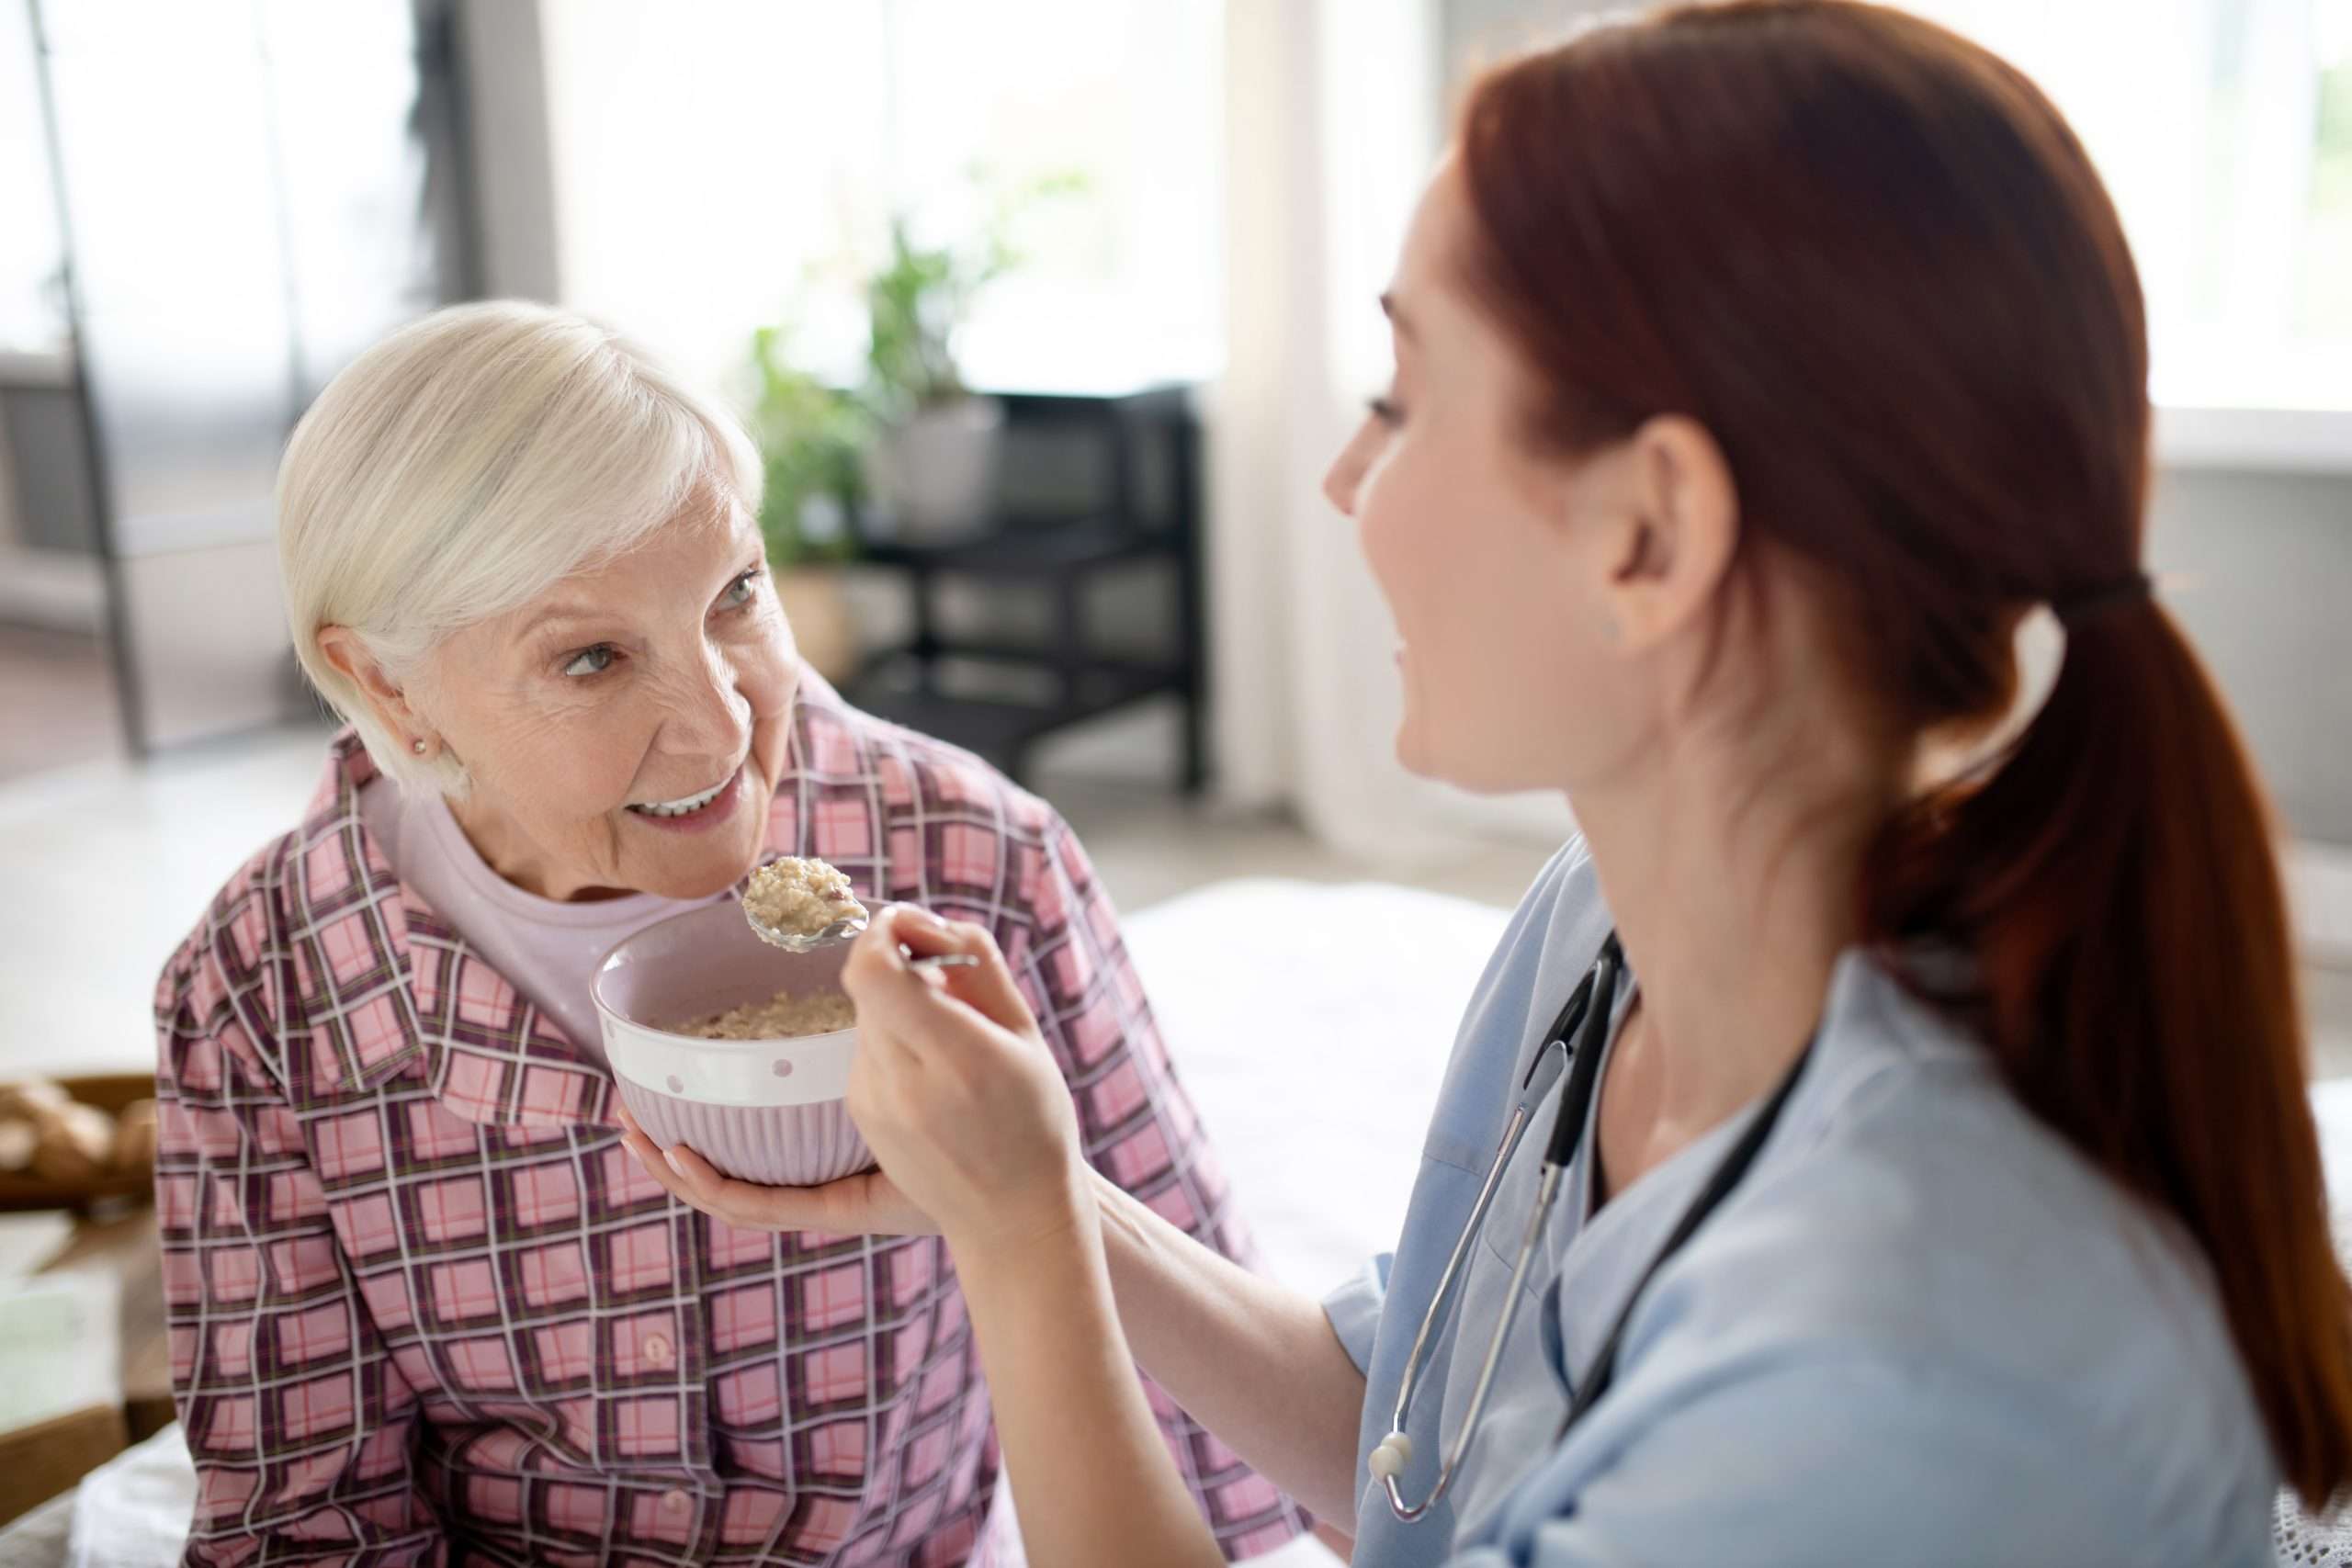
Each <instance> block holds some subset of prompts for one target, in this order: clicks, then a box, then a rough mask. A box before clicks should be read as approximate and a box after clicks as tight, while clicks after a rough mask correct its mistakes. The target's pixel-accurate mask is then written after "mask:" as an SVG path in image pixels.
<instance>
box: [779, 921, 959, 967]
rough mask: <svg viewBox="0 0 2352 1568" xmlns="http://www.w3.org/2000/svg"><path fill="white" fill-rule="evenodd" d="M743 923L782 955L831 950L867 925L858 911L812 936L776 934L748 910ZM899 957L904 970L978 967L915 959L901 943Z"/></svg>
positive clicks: (943, 956) (943, 957)
mask: <svg viewBox="0 0 2352 1568" xmlns="http://www.w3.org/2000/svg"><path fill="white" fill-rule="evenodd" d="M743 923H744V924H745V925H748V926H750V927H751V928H752V935H754V936H756V937H758V938H759V939H760V940H761V941H762V942H766V943H767V944H768V945H769V946H770V947H780V948H782V949H784V951H785V952H786V953H815V952H817V951H819V950H820V949H821V948H828V947H832V946H835V945H837V944H839V943H841V942H849V941H852V940H854V939H855V938H856V937H857V936H858V934H859V933H861V932H862V931H865V928H866V925H867V923H868V922H867V919H866V917H865V913H864V912H863V911H860V912H859V913H857V914H854V915H850V916H847V917H845V918H844V919H838V920H835V921H834V922H833V923H832V924H831V925H829V926H827V927H825V928H824V929H823V930H821V931H815V932H813V933H812V932H809V931H778V930H777V929H776V928H775V927H774V926H772V925H769V924H768V923H767V922H766V921H764V920H762V919H760V918H759V917H757V916H756V915H754V914H752V911H751V910H749V909H745V910H744V911H743ZM899 956H901V957H903V958H905V959H906V960H907V967H908V968H910V969H968V968H971V967H972V966H974V965H975V964H978V963H979V960H978V958H975V957H974V956H972V954H970V953H933V954H932V955H931V956H930V957H928V958H917V957H916V956H915V953H914V949H912V948H910V947H909V946H908V945H907V944H906V943H905V942H900V943H899Z"/></svg>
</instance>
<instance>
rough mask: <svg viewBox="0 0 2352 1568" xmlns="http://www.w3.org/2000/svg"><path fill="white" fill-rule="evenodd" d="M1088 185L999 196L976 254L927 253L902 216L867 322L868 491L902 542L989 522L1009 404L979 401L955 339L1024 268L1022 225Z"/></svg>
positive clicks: (1050, 183)
mask: <svg viewBox="0 0 2352 1568" xmlns="http://www.w3.org/2000/svg"><path fill="white" fill-rule="evenodd" d="M1084 188H1085V180H1084V176H1082V175H1075V174H1059V175H1046V176H1045V177H1043V178H1040V179H1037V180H1035V181H1032V182H1030V183H1028V184H1026V185H1023V186H1016V187H1013V188H1012V189H1011V190H1009V191H1005V192H1003V193H1001V194H1000V195H999V196H998V197H996V198H995V199H994V200H993V201H992V202H991V204H990V211H989V216H988V218H987V220H985V221H984V223H983V224H982V226H981V232H980V235H979V238H978V242H977V243H974V244H972V245H970V246H967V247H963V248H956V247H950V246H938V247H925V246H922V245H918V244H917V243H915V242H914V240H913V239H912V238H911V236H910V233H909V231H908V224H907V221H906V220H905V219H904V218H903V217H900V218H897V219H894V220H892V221H891V224H890V249H889V257H888V262H887V264H886V265H883V266H882V267H881V268H880V269H879V270H877V271H876V272H875V273H873V274H872V275H871V276H868V277H867V278H866V280H865V306H866V310H867V314H868V316H869V318H870V322H871V337H870V340H869V345H868V348H867V352H866V371H867V384H866V387H865V401H866V404H867V407H868V409H869V411H870V412H872V414H873V415H874V418H875V420H876V426H877V432H878V434H877V437H876V440H875V442H874V444H873V445H872V446H870V447H869V448H868V452H867V459H866V464H865V478H866V482H867V490H868V492H869V493H870V494H871V496H872V498H873V499H874V500H875V502H876V503H877V504H878V506H879V509H880V510H881V511H882V512H884V513H887V514H888V515H889V517H890V518H891V519H892V520H893V521H894V522H895V524H896V526H897V530H898V533H899V536H901V537H908V538H935V537H938V536H942V535H948V534H956V533H961V532H966V531H968V530H970V529H972V528H974V527H976V526H978V525H979V524H980V523H981V522H982V521H983V520H984V514H985V512H986V510H987V505H988V502H989V495H990V494H991V492H992V491H993V490H994V488H995V479H996V464H997V453H998V448H999V446H1000V444H1001V434H1002V431H1003V425H1004V409H1003V405H1002V404H1001V403H999V402H998V401H997V400H995V399H993V398H988V397H980V396H976V395H975V394H973V392H972V391H971V390H970V389H968V388H967V387H966V385H965V384H964V378H963V372H962V370H961V368H960V367H958V365H957V364H956V350H955V334H956V329H957V328H959V327H961V326H962V325H963V324H964V322H965V321H966V320H967V318H968V316H969V315H970V313H971V307H972V303H973V300H974V299H976V298H978V295H979V293H980V292H981V291H982V290H983V289H985V288H987V287H988V286H989V284H990V283H991V282H993V281H995V280H996V279H997V278H998V277H1001V276H1003V275H1004V274H1005V273H1006V272H1008V271H1011V270H1012V268H1014V267H1016V266H1018V265H1021V262H1022V260H1023V255H1022V253H1021V252H1020V251H1019V250H1017V249H1016V248H1015V247H1014V245H1013V243H1012V230H1013V227H1014V225H1015V224H1016V223H1017V222H1018V221H1019V220H1021V218H1022V217H1023V216H1024V215H1025V214H1026V213H1027V212H1028V211H1029V210H1030V209H1032V208H1033V207H1035V205H1036V204H1038V203H1039V202H1041V201H1045V200H1048V199H1051V198H1054V197H1061V196H1068V195H1072V194H1076V193H1077V192H1079V191H1081V190H1083V189H1084Z"/></svg>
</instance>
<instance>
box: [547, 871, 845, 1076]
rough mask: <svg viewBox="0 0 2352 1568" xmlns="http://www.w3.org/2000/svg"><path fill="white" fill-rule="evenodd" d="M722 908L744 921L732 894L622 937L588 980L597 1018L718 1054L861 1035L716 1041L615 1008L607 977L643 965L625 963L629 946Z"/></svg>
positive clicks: (837, 1033) (828, 1032) (842, 1031)
mask: <svg viewBox="0 0 2352 1568" xmlns="http://www.w3.org/2000/svg"><path fill="white" fill-rule="evenodd" d="M718 908H729V909H732V910H734V911H735V917H736V919H738V920H741V919H742V913H743V905H742V901H741V899H739V898H737V897H734V895H733V894H732V892H731V891H730V892H729V894H728V895H727V896H726V897H725V898H723V899H721V900H715V901H713V902H711V903H708V904H702V905H697V906H696V907H695V908H691V909H681V910H679V911H678V912H677V913H676V914H674V915H664V916H662V918H661V919H658V920H653V921H650V922H649V923H647V924H645V925H642V926H639V927H638V929H637V930H635V931H631V932H629V934H628V935H627V936H625V937H623V938H621V939H620V941H618V942H615V943H613V945H612V946H610V947H608V948H606V949H605V951H604V953H603V955H602V956H600V957H599V958H598V959H597V960H596V967H595V968H594V970H593V971H592V972H591V973H590V975H589V977H588V1000H589V1002H590V1004H591V1005H593V1006H594V1009H595V1010H596V1013H597V1015H598V1016H599V1017H601V1018H605V1019H609V1020H611V1021H613V1022H614V1023H616V1024H617V1025H619V1026H620V1027H621V1028H623V1029H627V1030H630V1031H633V1032H636V1033H639V1034H645V1035H650V1036H651V1037H652V1038H654V1039H656V1040H662V1041H667V1042H670V1043H674V1044H678V1045H684V1046H687V1047H689V1048H691V1049H695V1050H711V1051H718V1052H732V1051H743V1050H750V1049H752V1048H753V1047H755V1046H756V1047H758V1048H760V1049H763V1050H769V1051H773V1050H775V1048H776V1047H777V1046H779V1045H813V1044H816V1043H820V1042H823V1041H831V1040H839V1039H841V1038H842V1036H843V1035H849V1034H855V1033H856V1032H857V1025H856V1024H854V1023H852V1024H851V1025H849V1026H848V1027H847V1028H845V1029H828V1030H826V1031H824V1032H822V1033H819V1034H763V1035H761V1036H759V1037H758V1038H756V1039H752V1040H712V1039H709V1038H707V1036H704V1035H700V1034H681V1033H679V1032H677V1031H676V1030H674V1029H661V1028H657V1027H656V1026H654V1025H653V1024H650V1023H640V1022H639V1021H637V1020H636V1019H633V1018H631V1017H630V1016H629V1015H628V1014H627V1013H625V1012H623V1011H621V1010H620V1009H618V1008H616V1007H615V1006H613V1005H612V1003H610V1002H608V1001H606V1000H605V976H606V975H607V974H609V973H611V972H612V971H613V970H614V969H616V968H618V967H622V966H623V964H626V963H632V962H641V961H639V960H622V959H621V956H620V953H621V949H622V948H624V947H627V946H628V944H629V943H631V942H635V941H637V939H638V938H639V937H641V936H643V935H645V934H646V933H647V932H648V931H656V930H658V929H660V928H661V927H662V926H666V925H668V924H670V923H671V922H672V921H673V920H691V919H701V918H703V917H705V916H707V914H708V913H709V912H710V911H711V910H713V909H718ZM834 989H835V990H836V991H839V990H840V987H834ZM842 994H843V995H846V994H847V993H845V992H843V993H842Z"/></svg>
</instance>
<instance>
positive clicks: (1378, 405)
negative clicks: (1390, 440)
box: [1367, 398, 1405, 430]
mask: <svg viewBox="0 0 2352 1568" xmlns="http://www.w3.org/2000/svg"><path fill="white" fill-rule="evenodd" d="M1367 406H1368V407H1369V408H1370V409H1371V410H1372V417H1373V418H1374V419H1376V420H1378V421H1379V422H1380V423H1383V424H1385V425H1386V426H1388V428H1389V429H1391V430H1394V429H1396V428H1397V426H1398V425H1400V424H1402V423H1405V411H1404V409H1403V408H1402V407H1401V406H1400V405H1399V404H1398V403H1397V400H1396V399H1394V398H1374V399H1373V400H1372V401H1371V402H1370V403H1369V404H1368V405H1367Z"/></svg>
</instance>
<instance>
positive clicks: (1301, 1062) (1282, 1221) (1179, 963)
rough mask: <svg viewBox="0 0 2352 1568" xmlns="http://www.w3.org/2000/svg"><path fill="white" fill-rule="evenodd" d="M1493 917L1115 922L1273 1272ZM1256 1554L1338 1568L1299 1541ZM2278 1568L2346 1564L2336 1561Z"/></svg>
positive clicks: (1353, 1240)
mask: <svg viewBox="0 0 2352 1568" xmlns="http://www.w3.org/2000/svg"><path fill="white" fill-rule="evenodd" d="M1504 919H1505V913H1504V911H1502V910H1499V909H1493V908H1487V907H1485V906H1482V905H1477V904H1471V903H1465V902H1464V901H1462V900H1460V899H1454V898H1446V897H1438V896H1435V895H1431V894H1426V893H1419V892H1415V891H1411V890H1409V889H1406V888H1400V887H1392V886H1378V885H1359V886H1315V885H1310V884H1306V883H1295V882H1278V881H1262V880H1253V881H1241V882H1230V883H1224V884H1220V885H1218V886H1214V887H1209V888H1205V889H1203V890H1202V891H1200V892H1198V893H1194V894H1191V895H1188V896H1186V897H1182V898H1179V899H1176V900H1174V901H1172V902H1170V903H1167V904H1163V905H1160V906H1159V907H1157V908H1152V909H1148V910H1146V911H1144V912H1142V913H1141V914H1138V915H1136V916H1134V917H1132V918H1131V919H1129V920H1128V922H1127V937H1128V942H1129V944H1130V947H1131V949H1132V950H1133V952H1134V954H1135V958H1136V964H1137V966H1138V968H1139V969H1140V970H1141V972H1142V975H1143V977H1144V982H1145V985H1146V987H1148V990H1149V992H1150V994H1151V996H1152V998H1153V1000H1154V1002H1155V1004H1156V1005H1157V1007H1158V1009H1159V1015H1160V1021H1161V1024H1162V1026H1163V1029H1164V1031H1165V1032H1166V1034H1167V1037H1168V1040H1169V1043H1170V1049H1171V1051H1172V1052H1173V1054H1174V1055H1175V1058H1176V1062H1177V1066H1178V1070H1179V1072H1180V1073H1181V1074H1182V1077H1183V1080H1184V1082H1185V1085H1186V1087H1187V1088H1188V1089H1190V1090H1191V1092H1192V1094H1193V1099H1194V1100H1195V1101H1196V1102H1197V1104H1198V1106H1199V1108H1200V1111H1201V1113H1202V1116H1203V1119H1204V1121H1205V1122H1206V1123H1207V1125H1208V1127H1209V1129H1210V1131H1211V1133H1212V1134H1213V1135H1214V1137H1215V1139H1216V1144H1217V1146H1218V1149H1219V1151H1220V1153H1221V1154H1222V1156H1223V1157H1224V1159H1225V1162H1226V1165H1227V1169H1228V1170H1229V1171H1230V1173H1231V1175H1232V1178H1233V1181H1234V1186H1235V1190H1236V1192H1237V1193H1238V1200H1239V1201H1240V1203H1241V1205H1242V1207H1243V1210H1244V1213H1246V1214H1247V1216H1248V1218H1249V1220H1250V1224H1251V1226H1252V1227H1253V1229H1254V1230H1255V1231H1256V1233H1257V1236H1258V1240H1259V1242H1260V1244H1261V1247H1262V1249H1263V1252H1264V1255H1265V1262H1266V1266H1267V1268H1268V1269H1270V1270H1271V1271H1272V1273H1273V1274H1274V1275H1276V1276H1277V1277H1278V1278H1280V1279H1283V1280H1286V1281H1288V1282H1290V1283H1292V1284H1295V1285H1296V1286H1298V1287H1299V1288H1301V1289H1304V1290H1309V1291H1313V1292H1317V1293H1320V1292H1322V1291H1323V1290H1325V1289H1326V1288H1328V1287H1329V1285H1330V1284H1331V1283H1333V1282H1334V1281H1336V1280H1338V1279H1339V1278H1340V1276H1341V1275H1342V1274H1344V1273H1346V1272H1347V1271H1348V1270H1350V1269H1353V1268H1354V1267H1356V1266H1357V1265H1358V1264H1359V1263H1360V1262H1361V1261H1362V1260H1363V1258H1365V1257H1366V1256H1368V1255H1369V1254H1371V1253H1373V1252H1375V1251H1377V1250H1379V1249H1380V1248H1382V1247H1385V1246H1386V1245H1388V1244H1389V1243H1390V1242H1391V1241H1392V1240H1393V1238H1394V1236H1395V1234H1396V1231H1397V1223H1398V1221H1399V1219H1400V1218H1401V1216H1402V1215H1403V1213H1404V1211H1405V1202H1406V1199H1407V1197H1408V1192H1409V1189H1410V1185H1411V1180H1412V1175H1413V1170H1414V1168H1415V1165H1416V1161H1415V1159H1414V1157H1413V1151H1414V1150H1415V1149H1417V1148H1418V1147H1419V1142H1420V1136H1421V1129H1422V1124H1423V1122H1424V1121H1425V1120H1426V1117H1427V1114H1428V1108H1429V1106H1430V1102H1431V1101H1432V1100H1434V1099H1435V1097H1436V1093H1437V1084H1438V1078H1439V1076H1440V1074H1441V1072H1442V1069H1443V1067H1444V1065H1445V1058H1446V1055H1447V1051H1448V1048H1449V1047H1450V1045H1451V1043H1452V1040H1453V1027H1454V1022H1455V1019H1456V1017H1457V1015H1458V1013H1459V1011H1460V1009H1461V1006H1462V1003H1463V1001H1464V998H1466V996H1467V995H1468V993H1469V990H1470V988H1471V987H1472V985H1473V984H1474V983H1475V982H1476V978H1477V976H1478V974H1479V971H1480V969H1481V968H1482V967H1483V965H1484V964H1485V963H1486V959H1487V953H1489V952H1490V951H1491V950H1492V948H1493V945H1494V943H1495V941H1496V939H1497V938H1498V935H1499V934H1500V932H1501V930H1502V926H1503V922H1504ZM2313 1100H2314V1104H2315V1106H2316V1107H2317V1109H2318V1111H2319V1114H2320V1118H2321V1122H2322V1128H2323V1132H2324V1134H2325V1136H2326V1138H2327V1140H2328V1144H2329V1152H2330V1159H2329V1178H2330V1190H2331V1192H2332V1193H2333V1195H2334V1197H2335V1202H2336V1205H2337V1208H2338V1212H2339V1213H2343V1214H2346V1215H2352V1080H2347V1081H2341V1082H2337V1083H2333V1084H2328V1085H2324V1086H2322V1087H2321V1088H2320V1089H2319V1090H2318V1091H2317V1092H2316V1093H2315V1095H2314V1096H2313ZM193 1485H194V1483H193V1477H192V1476H191V1475H190V1474H189V1472H188V1471H187V1450H186V1449H185V1447H183V1446H180V1445H179V1444H178V1437H177V1432H176V1429H173V1430H171V1431H167V1432H165V1433H164V1434H163V1435H162V1436H160V1437H158V1438H155V1439H154V1440H153V1441H152V1442H150V1443H148V1444H146V1445H142V1446H141V1448H139V1449H135V1450H131V1451H130V1453H128V1454H125V1455H124V1456H122V1458H120V1459H119V1460H117V1461H115V1462H114V1463H112V1464H110V1465H108V1466H107V1467H106V1468H105V1469H103V1470H101V1471H99V1472H96V1473H94V1474H93V1475H92V1476H91V1477H90V1478H89V1479H88V1480H86V1481H85V1483H83V1486H82V1488H81V1492H80V1495H79V1496H78V1498H77V1499H76V1500H74V1502H71V1503H69V1502H68V1501H67V1500H65V1499H61V1500H60V1501H59V1502H58V1503H57V1504H54V1505H51V1506H50V1507H49V1508H46V1509H44V1510H41V1511H40V1513H39V1514H37V1515H35V1516H30V1517H28V1519H27V1520H26V1521H24V1525H25V1527H26V1528H24V1529H11V1530H9V1531H7V1532H5V1533H0V1568H27V1565H30V1564H35V1563H38V1564H41V1565H42V1568H48V1565H50V1564H54V1563H58V1562H75V1563H77V1564H93V1565H96V1564H103V1565H105V1568H141V1565H142V1564H146V1563H155V1564H158V1565H159V1568H160V1565H162V1564H165V1563H169V1562H173V1561H175V1547H174V1542H175V1539H176V1532H177V1530H178V1529H180V1528H181V1527H182V1526H183V1525H184V1523H185V1520H186V1518H187V1508H188V1506H189V1505H190V1503H191V1502H192V1500H193ZM69 1537H70V1538H72V1539H71V1540H70V1549H69ZM2337 1550H2344V1551H2345V1553H2346V1554H2345V1555H2343V1556H2340V1557H2339V1556H2337V1555H2335V1551H2337ZM1260 1561H1261V1562H1264V1563H1267V1564H1269V1568H1273V1565H1276V1564H1279V1565H1280V1568H1310V1565H1328V1564H1330V1563H1332V1562H1334V1561H1335V1560H1334V1559H1333V1558H1332V1557H1331V1556H1330V1555H1329V1553H1328V1552H1326V1551H1324V1550H1323V1549H1322V1548H1321V1547H1320V1546H1318V1545H1317V1544H1316V1543H1315V1542H1313V1541H1300V1542H1297V1543H1295V1544H1294V1545H1293V1546H1291V1547H1289V1548H1286V1549H1285V1550H1284V1551H1282V1552H1281V1553H1278V1554H1276V1555H1275V1556H1273V1557H1270V1558H1263V1559H1261V1560H1260ZM2292 1561H2294V1562H2298V1563H2327V1564H2334V1563H2338V1562H2343V1563H2352V1549H2338V1548H2333V1547H2330V1546H2326V1545H2321V1546H2318V1547H2317V1549H2316V1550H2315V1551H2312V1554H2311V1555H2308V1556H2298V1557H2295V1558H2293V1559H2292Z"/></svg>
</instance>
